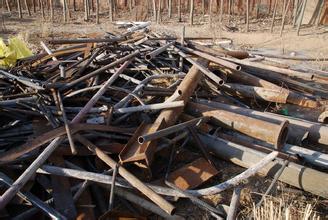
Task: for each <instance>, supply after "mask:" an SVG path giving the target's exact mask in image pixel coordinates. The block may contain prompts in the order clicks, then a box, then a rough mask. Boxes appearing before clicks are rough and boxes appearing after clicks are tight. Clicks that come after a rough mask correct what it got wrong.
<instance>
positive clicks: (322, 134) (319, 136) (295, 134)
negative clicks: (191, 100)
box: [197, 100, 328, 145]
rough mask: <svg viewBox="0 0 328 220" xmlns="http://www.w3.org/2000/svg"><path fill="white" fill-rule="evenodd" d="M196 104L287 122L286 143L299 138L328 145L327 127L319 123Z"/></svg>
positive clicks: (242, 109) (224, 105)
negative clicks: (287, 136)
mask: <svg viewBox="0 0 328 220" xmlns="http://www.w3.org/2000/svg"><path fill="white" fill-rule="evenodd" d="M197 103H201V104H205V105H209V106H211V107H214V108H217V109H223V110H226V111H231V112H235V113H238V114H243V115H246V116H249V117H253V118H257V119H260V120H266V121H268V122H272V123H280V122H282V121H284V120H288V121H289V125H288V127H289V128H290V129H289V136H290V138H288V143H293V139H297V138H299V137H307V139H308V140H309V141H311V142H314V143H320V144H324V145H328V126H325V125H323V124H320V123H315V122H310V121H306V120H302V119H298V118H293V117H288V116H283V115H278V114H273V113H270V112H260V111H256V110H253V109H246V108H242V107H237V106H233V105H226V104H223V103H219V102H213V101H207V100H198V101H197Z"/></svg>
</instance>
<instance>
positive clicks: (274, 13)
mask: <svg viewBox="0 0 328 220" xmlns="http://www.w3.org/2000/svg"><path fill="white" fill-rule="evenodd" d="M277 5H278V0H275V2H274V6H273V7H274V8H273V15H272V21H271V28H270V32H271V33H272V32H273V26H274V20H275V19H276V13H277Z"/></svg>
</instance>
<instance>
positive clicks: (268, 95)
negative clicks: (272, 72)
mask: <svg viewBox="0 0 328 220" xmlns="http://www.w3.org/2000/svg"><path fill="white" fill-rule="evenodd" d="M222 88H223V89H226V90H228V91H230V92H233V93H235V94H237V95H242V96H244V97H246V98H258V99H261V100H263V101H267V102H277V103H286V102H287V98H288V96H289V92H288V91H286V90H285V89H282V88H281V89H280V90H277V89H268V88H263V87H255V86H246V85H242V84H234V83H230V84H225V85H223V87H222Z"/></svg>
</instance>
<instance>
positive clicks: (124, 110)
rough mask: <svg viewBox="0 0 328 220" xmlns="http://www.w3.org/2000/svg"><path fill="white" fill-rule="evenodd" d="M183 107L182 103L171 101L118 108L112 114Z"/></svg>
mask: <svg viewBox="0 0 328 220" xmlns="http://www.w3.org/2000/svg"><path fill="white" fill-rule="evenodd" d="M183 106H184V103H183V101H173V102H165V103H156V104H150V105H141V106H133V107H127V108H119V109H116V110H114V113H120V114H123V113H131V112H139V111H149V110H158V109H169V108H178V107H183Z"/></svg>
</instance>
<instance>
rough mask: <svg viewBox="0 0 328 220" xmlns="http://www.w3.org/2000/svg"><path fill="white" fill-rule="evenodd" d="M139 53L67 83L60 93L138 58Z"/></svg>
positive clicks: (136, 52)
mask: <svg viewBox="0 0 328 220" xmlns="http://www.w3.org/2000/svg"><path fill="white" fill-rule="evenodd" d="M139 53H140V52H139V51H135V52H133V53H131V54H129V55H127V56H125V57H122V58H120V59H118V60H115V61H114V62H112V63H110V64H108V65H106V66H103V67H101V68H99V69H97V70H95V71H93V72H91V73H88V74H86V75H84V76H81V77H80V78H78V79H76V80H73V81H71V82H69V83H67V84H66V85H65V86H63V87H61V88H60V89H59V90H60V91H63V90H67V89H70V88H72V87H73V86H75V85H76V84H78V83H80V82H83V81H85V80H87V79H89V78H91V77H94V76H96V75H98V74H100V73H103V72H105V71H106V70H108V69H110V68H113V67H115V66H117V65H118V64H121V63H123V62H126V61H128V60H131V59H132V58H134V57H135V56H137V55H138V54H139Z"/></svg>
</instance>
